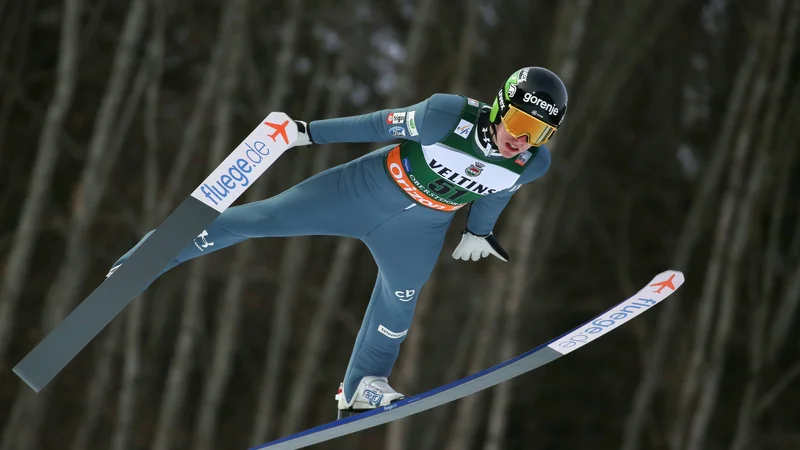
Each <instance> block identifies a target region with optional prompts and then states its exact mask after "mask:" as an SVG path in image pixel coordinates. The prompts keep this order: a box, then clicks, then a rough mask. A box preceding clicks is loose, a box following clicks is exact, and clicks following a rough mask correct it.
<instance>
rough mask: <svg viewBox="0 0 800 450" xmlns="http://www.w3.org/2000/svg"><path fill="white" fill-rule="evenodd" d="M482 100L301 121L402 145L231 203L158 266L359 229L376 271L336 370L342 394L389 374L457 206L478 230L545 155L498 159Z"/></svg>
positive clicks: (327, 135) (326, 135) (325, 134)
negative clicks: (263, 241) (346, 358)
mask: <svg viewBox="0 0 800 450" xmlns="http://www.w3.org/2000/svg"><path fill="white" fill-rule="evenodd" d="M489 109H490V108H489V106H487V105H485V104H483V103H479V102H478V101H476V100H473V99H470V98H467V97H464V96H460V95H451V94H435V95H433V96H431V97H430V98H428V99H426V100H424V101H422V102H420V103H417V104H415V105H412V106H409V107H407V108H397V109H386V110H382V111H377V112H374V113H369V114H364V115H358V116H351V117H342V118H335V119H325V120H317V121H312V122H310V123H309V132H310V135H311V138H312V141H313V142H314V143H315V144H325V143H338V142H385V141H392V140H398V139H399V140H400V141H401V143H399V144H393V145H389V146H386V147H383V148H380V149H378V150H375V151H373V152H371V153H368V154H366V155H364V156H362V157H359V158H357V159H355V160H352V161H350V162H347V163H345V164H342V165H339V166H336V167H333V168H330V169H328V170H325V171H323V172H321V173H318V174H316V175H314V176H312V177H310V178H308V179H306V180H305V181H302V182H300V183H298V184H297V185H295V186H293V187H291V188H290V189H288V190H286V191H284V192H282V193H280V194H278V195H276V196H274V197H271V198H268V199H266V200H262V201H258V202H253V203H248V204H244V205H241V206H234V207H231V208H228V209H227V210H225V211H224V212H223V213H222V214H220V216H219V217H218V218H217V219H216V220H215V221H214V222H213V223H212V224H211V225H210V226H209V228H208V229H207V230H205V231H204V232H203V233H202V234H201V235H200V236H198V237H197V239H195V241H194V242H193V243H192V244H190V245H189V246H187V247H186V248H185V249H184V250H183V251H182V252H181V253H180V254H179V255H178V256H177V257H176V258H175V260H174V261H173V262H172V263H171V264H170V265H168V266H167V267H165V268H164V270H163V271H162V272H161V273H160V274H159V276H160V275H161V274H163V273H164V272H166V271H168V270H169V269H171V268H172V267H175V266H176V265H178V264H180V263H182V262H184V261H188V260H190V259H192V258H196V257H198V256H202V255H204V254H207V253H211V252H213V251H216V250H219V249H222V248H225V247H229V246H231V245H234V244H236V243H239V242H242V241H244V240H246V239H250V238H260V237H282V236H302V235H336V236H348V237H353V238H358V239H360V240H361V241H363V242H364V243H365V244H366V245H367V247H368V248H369V250H370V252H371V253H372V255H373V257H374V258H375V262H376V264H377V266H378V276H377V280H376V282H375V288H374V290H373V292H372V297H371V299H370V302H369V306H368V307H367V310H366V313H365V314H364V319H363V323H362V324H361V329H360V331H359V333H358V336H357V338H356V342H355V346H354V347H353V352H352V355H351V357H350V362H349V364H348V367H347V371H346V373H345V379H344V392H345V398H347V399H348V400H349V399H350V398H352V395H353V392H354V390H355V388H356V386H357V385H358V382H359V381H360V380H361V378H362V377H364V376H370V375H372V376H385V377H388V376H389V375H390V373H391V370H392V366H393V365H394V363H395V361H396V359H397V356H398V353H399V350H400V344H401V343H402V342H403V341H404V339H405V337H406V336H407V334H408V333H409V329H410V328H411V322H412V317H413V315H414V308H415V306H416V303H417V297H418V294H419V292H420V289H421V288H422V285H423V284H424V283H425V282H426V281H427V279H428V277H429V276H430V274H431V272H432V270H433V267H434V264H435V263H436V260H437V258H438V256H439V253H440V251H441V249H442V245H443V243H444V238H445V233H446V231H447V229H448V227H449V225H450V222H451V220H452V218H453V216H454V214H455V213H454V211H456V210H458V209H459V208H461V207H463V206H465V205H468V204H469V205H470V210H469V213H468V220H467V228H468V229H469V230H470V231H471V232H472V233H474V234H476V235H487V234H489V233H490V232H491V231H492V229H493V227H494V224H495V222H496V220H497V218H498V216H499V215H500V213H501V211H502V210H503V208H505V206H506V204H507V203H508V201H509V199H510V198H511V197H512V195H513V193H514V191H516V189H518V188H519V187H520V186H521V185H523V184H525V183H529V182H531V181H533V180H535V179H537V178H539V177H540V176H542V175H543V174H544V173H545V172H546V171H547V169H548V167H549V165H550V154H549V152H548V151H547V149H546V148H544V147H539V148H535V147H534V148H531V150H530V151H526V152H523V153H521V154H520V155H519V156H517V157H516V158H514V159H506V158H504V157H502V156H501V155H500V154H499V152H497V149H496V148H495V147H493V145H492V143H491V141H490V138H489V132H490V131H489V130H490V123H489V120H488V112H489ZM297 151H306V150H305V149H298V150H297ZM150 233H152V231H151V232H150ZM150 233H148V234H147V235H145V236H144V238H142V241H144V239H145V238H147V236H148V235H149V234H150ZM140 243H141V241H140ZM138 245H139V244H137V246H136V247H133V248H132V249H131V250H129V251H128V252H127V253H126V254H125V255H123V256H122V257H121V258H120V259H119V260H118V261H117V262H116V263H115V264H114V266H117V265H119V264H122V263H124V261H125V260H126V259H127V257H128V256H129V255H130V254H131V253H132V252H133V251H134V250H135V249H136V248H137V247H138Z"/></svg>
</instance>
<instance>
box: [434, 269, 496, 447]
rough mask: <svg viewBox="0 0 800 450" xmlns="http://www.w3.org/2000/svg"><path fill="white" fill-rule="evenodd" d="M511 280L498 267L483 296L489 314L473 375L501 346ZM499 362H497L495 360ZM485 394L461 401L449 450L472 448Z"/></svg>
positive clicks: (475, 354)
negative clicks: (503, 312)
mask: <svg viewBox="0 0 800 450" xmlns="http://www.w3.org/2000/svg"><path fill="white" fill-rule="evenodd" d="M507 281H508V277H507V275H506V273H505V268H503V267H501V266H494V268H493V270H492V271H491V278H490V280H489V283H488V286H489V288H488V289H486V291H485V292H483V293H481V294H482V295H483V296H484V298H485V299H488V298H491V300H486V301H485V302H484V305H485V308H486V310H485V311H484V315H483V317H482V319H483V321H482V324H481V326H480V328H478V330H480V331H479V332H478V333H479V334H478V336H477V341H476V343H475V349H474V351H473V353H472V359H471V361H470V364H469V369H468V372H469V373H470V374H473V373H475V372H479V371H481V370H483V369H485V368H486V366H487V365H488V364H487V363H488V361H489V355H490V353H491V350H492V348H493V347H494V346H495V345H496V344H497V331H498V327H499V319H500V313H501V308H502V306H503V302H502V299H503V298H505V295H506V288H507V284H508V283H507ZM495 359H496V358H495ZM484 395H485V393H484V392H478V393H476V394H473V395H470V396H468V397H465V398H463V399H461V400H459V401H458V405H457V410H456V415H455V420H454V421H453V428H452V429H451V430H450V437H449V439H448V442H447V445H446V446H445V448H446V449H447V450H463V449H467V448H470V443H472V442H474V441H475V434H476V433H477V431H478V430H477V428H478V414H479V407H480V405H481V404H482V402H483V399H484Z"/></svg>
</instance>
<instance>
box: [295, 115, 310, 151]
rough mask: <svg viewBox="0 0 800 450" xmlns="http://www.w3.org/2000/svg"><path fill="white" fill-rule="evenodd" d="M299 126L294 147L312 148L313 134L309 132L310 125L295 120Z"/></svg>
mask: <svg viewBox="0 0 800 450" xmlns="http://www.w3.org/2000/svg"><path fill="white" fill-rule="evenodd" d="M294 122H295V123H296V124H297V140H296V141H294V145H293V147H311V144H313V142H311V133H310V132H309V131H308V124H307V123H306V122H303V121H302V120H295V121H294Z"/></svg>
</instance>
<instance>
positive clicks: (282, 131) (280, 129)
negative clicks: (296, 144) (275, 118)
mask: <svg viewBox="0 0 800 450" xmlns="http://www.w3.org/2000/svg"><path fill="white" fill-rule="evenodd" d="M264 125H267V126H268V127H270V128H272V129H273V130H275V132H274V133H272V134H270V135H269V137H271V138H272V142H278V141H276V140H275V138H276V137H278V135H280V136H281V137H282V138H283V141H284V142H285V143H287V144H288V143H289V137H288V136H286V127H287V126H288V125H289V121H288V120H285V121H284V122H283V123H282V124H280V125H278V124H277V123H272V122H264Z"/></svg>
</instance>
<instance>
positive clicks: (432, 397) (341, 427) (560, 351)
mask: <svg viewBox="0 0 800 450" xmlns="http://www.w3.org/2000/svg"><path fill="white" fill-rule="evenodd" d="M683 281H684V276H683V273H682V272H679V271H675V270H667V271H665V272H662V273H660V274H658V275H656V276H655V277H654V278H653V279H652V280H651V281H650V283H648V284H647V285H646V286H645V287H643V288H642V289H641V290H639V292H637V293H636V294H635V295H634V296H632V297H630V298H628V299H627V300H625V301H624V302H622V303H620V304H618V305H616V306H615V307H613V308H611V309H609V310H608V311H606V312H604V313H603V314H601V315H599V316H597V317H595V318H594V319H592V320H591V321H589V322H586V323H585V324H583V325H581V326H579V327H577V328H575V329H573V330H572V331H570V332H568V333H566V334H563V335H561V336H559V337H557V338H555V339H553V340H551V341H550V342H548V343H545V344H542V345H541V346H539V347H537V348H535V349H533V350H530V351H528V352H526V353H523V354H521V355H518V356H516V357H514V358H512V359H510V360H508V361H505V362H503V363H500V364H498V365H496V366H493V367H490V368H488V369H485V370H483V371H481V372H477V373H475V374H473V375H470V376H468V377H465V378H462V379H460V380H458V381H455V382H452V383H450V384H447V385H445V386H441V387H438V388H436V389H432V390H430V391H428V392H425V393H422V394H419V395H416V396H413V397H407V398H405V399H403V400H401V401H399V402H397V403H393V404H391V405H388V406H384V407H382V408H378V409H375V410H372V411H368V412H363V413H359V414H356V415H352V416H350V417H346V418H343V419H340V420H335V421H333V422H329V423H327V424H324V425H320V426H318V427H315V428H311V429H308V430H306V431H302V432H299V433H297V434H293V435H291V436H287V437H284V438H281V439H278V440H275V441H272V442H268V443H266V444H263V445H261V446H259V447H254V448H253V449H251V450H258V449H272V450H290V449H297V448H303V447H307V446H309V445H314V444H318V443H321V442H325V441H329V440H331V439H334V438H337V437H340V436H344V435H347V434H351V433H355V432H357V431H361V430H365V429H367V428H372V427H375V426H378V425H382V424H385V423H387V422H392V421H394V420H397V419H401V418H403V417H408V416H410V415H413V414H416V413H418V412H422V411H425V410H428V409H431V408H435V407H437V406H441V405H443V404H445V403H449V402H452V401H454V400H458V399H460V398H463V397H466V396H468V395H472V394H474V393H476V392H479V391H482V390H484V389H486V388H489V387H492V386H494V385H497V384H499V383H502V382H504V381H508V380H510V379H512V378H515V377H517V376H519V375H522V374H524V373H526V372H529V371H531V370H533V369H537V368H539V367H542V366H544V365H545V364H547V363H549V362H552V361H554V360H556V359H558V358H560V357H562V356H564V355H566V354H568V353H571V352H573V351H575V350H577V349H579V348H581V347H584V346H585V345H587V344H589V343H590V342H592V341H594V340H596V339H597V338H599V337H600V336H602V335H604V334H606V333H608V332H610V331H611V330H613V329H614V328H617V327H619V326H620V325H622V324H624V323H626V322H628V321H630V320H631V319H633V318H634V317H636V316H638V315H639V314H641V313H642V312H644V311H647V310H648V309H650V308H651V307H652V306H655V305H656V304H658V303H659V302H660V301H662V300H664V299H665V298H667V297H669V296H670V294H672V293H673V292H675V290H676V289H678V288H679V287H680V286H681V285H682V284H683Z"/></svg>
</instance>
